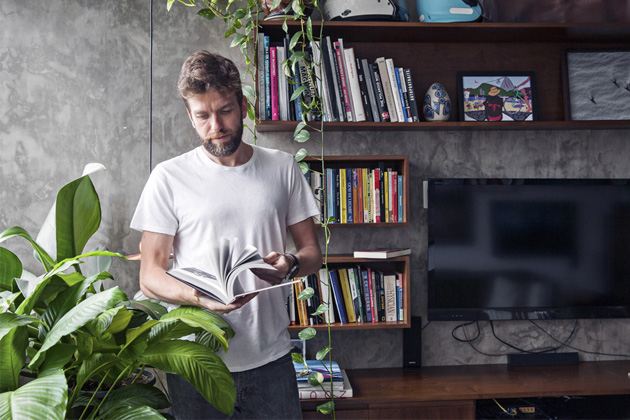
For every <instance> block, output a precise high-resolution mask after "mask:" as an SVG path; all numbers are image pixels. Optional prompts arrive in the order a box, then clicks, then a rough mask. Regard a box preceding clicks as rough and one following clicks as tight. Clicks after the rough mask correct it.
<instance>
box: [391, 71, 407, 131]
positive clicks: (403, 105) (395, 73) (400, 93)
mask: <svg viewBox="0 0 630 420" xmlns="http://www.w3.org/2000/svg"><path fill="white" fill-rule="evenodd" d="M394 75H395V76H396V87H397V88H398V98H400V104H401V108H402V116H403V118H404V121H405V122H407V121H408V119H407V112H406V111H405V96H404V93H403V85H402V84H401V83H400V71H399V68H398V67H394ZM401 122H402V120H401Z"/></svg>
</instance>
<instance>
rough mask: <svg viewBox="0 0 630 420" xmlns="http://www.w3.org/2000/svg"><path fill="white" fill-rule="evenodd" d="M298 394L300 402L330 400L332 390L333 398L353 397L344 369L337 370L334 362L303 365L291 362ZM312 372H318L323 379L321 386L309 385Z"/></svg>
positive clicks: (306, 361)
mask: <svg viewBox="0 0 630 420" xmlns="http://www.w3.org/2000/svg"><path fill="white" fill-rule="evenodd" d="M293 367H294V369H295V376H296V379H297V383H298V392H299V394H300V399H301V400H309V399H317V398H330V390H331V388H332V390H333V395H334V397H335V398H350V397H352V396H353V392H352V386H351V385H350V381H349V380H348V376H347V375H346V371H345V370H344V369H340V368H339V364H338V363H337V362H335V361H332V362H329V361H320V360H305V361H304V363H298V362H295V361H294V362H293ZM313 372H319V373H321V374H322V376H323V377H324V380H323V382H322V383H321V385H311V384H310V383H309V382H308V377H309V376H310V374H311V373H313Z"/></svg>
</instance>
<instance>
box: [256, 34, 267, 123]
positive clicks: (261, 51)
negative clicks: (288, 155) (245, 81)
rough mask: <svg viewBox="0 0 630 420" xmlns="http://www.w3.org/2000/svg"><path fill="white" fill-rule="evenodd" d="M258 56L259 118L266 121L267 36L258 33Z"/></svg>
mask: <svg viewBox="0 0 630 420" xmlns="http://www.w3.org/2000/svg"><path fill="white" fill-rule="evenodd" d="M256 54H257V55H258V60H257V62H258V68H257V69H256V73H257V76H258V97H257V98H256V99H257V100H258V118H259V119H260V120H264V119H265V34H264V33H262V32H259V33H258V37H257V38H256Z"/></svg>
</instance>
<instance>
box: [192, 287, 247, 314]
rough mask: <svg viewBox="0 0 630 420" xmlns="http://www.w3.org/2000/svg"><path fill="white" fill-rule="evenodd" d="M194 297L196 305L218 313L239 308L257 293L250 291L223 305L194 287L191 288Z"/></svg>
mask: <svg viewBox="0 0 630 420" xmlns="http://www.w3.org/2000/svg"><path fill="white" fill-rule="evenodd" d="M191 290H192V292H193V294H194V296H195V298H196V299H197V302H198V306H200V307H202V308H206V309H210V310H211V311H214V312H216V313H218V314H219V315H223V314H227V313H230V312H232V311H234V310H236V309H239V308H240V307H241V306H243V305H245V304H246V303H247V302H249V301H250V300H252V299H253V298H255V297H256V296H258V293H252V294H250V295H247V296H243V297H240V298H238V299H237V300H235V301H234V302H232V303H230V304H228V305H224V304H222V303H221V302H219V301H216V300H214V299H212V298H210V297H208V296H206V295H204V294H203V293H201V292H199V291H198V290H196V289H191Z"/></svg>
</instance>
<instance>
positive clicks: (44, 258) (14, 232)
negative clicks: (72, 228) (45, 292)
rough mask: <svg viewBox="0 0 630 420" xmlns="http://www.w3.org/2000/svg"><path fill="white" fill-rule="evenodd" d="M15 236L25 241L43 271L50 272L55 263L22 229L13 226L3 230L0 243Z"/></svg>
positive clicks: (0, 234)
mask: <svg viewBox="0 0 630 420" xmlns="http://www.w3.org/2000/svg"><path fill="white" fill-rule="evenodd" d="M16 236H20V237H22V238H24V239H26V240H27V241H28V242H29V243H30V244H31V246H32V247H33V249H34V250H35V253H36V254H37V256H38V257H39V260H40V261H41V262H42V264H43V265H44V269H45V270H46V271H48V270H50V268H51V267H52V266H53V265H54V263H55V262H54V261H53V259H52V258H51V257H50V255H48V253H47V252H46V251H44V248H42V247H41V246H39V244H38V243H37V242H35V240H34V239H33V238H32V237H31V235H29V233H28V232H27V231H26V230H24V229H23V228H21V227H19V226H13V227H10V228H9V229H7V230H5V231H4V232H2V233H0V242H3V241H5V240H7V239H9V238H13V237H16Z"/></svg>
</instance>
